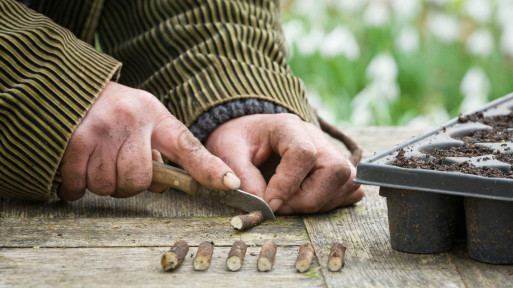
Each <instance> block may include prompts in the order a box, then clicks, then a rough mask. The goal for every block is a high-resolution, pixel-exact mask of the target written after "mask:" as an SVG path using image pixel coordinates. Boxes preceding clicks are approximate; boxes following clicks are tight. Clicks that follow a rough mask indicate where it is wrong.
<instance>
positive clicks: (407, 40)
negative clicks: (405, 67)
mask: <svg viewBox="0 0 513 288" xmlns="http://www.w3.org/2000/svg"><path fill="white" fill-rule="evenodd" d="M419 42H420V40H419V33H418V32H417V30H416V29H415V28H412V27H405V28H403V29H401V32H399V35H398V36H397V38H395V47H396V49H397V50H398V51H400V52H402V53H405V54H409V53H414V52H416V51H418V50H419V46H420V45H419Z"/></svg>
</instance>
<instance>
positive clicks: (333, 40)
mask: <svg viewBox="0 0 513 288" xmlns="http://www.w3.org/2000/svg"><path fill="white" fill-rule="evenodd" d="M320 51H321V54H322V55H323V56H324V57H330V56H336V55H339V54H342V55H344V56H346V58H347V59H349V60H356V59H358V57H360V46H359V45H358V42H357V41H356V39H355V38H354V36H353V33H351V31H349V30H348V29H347V28H346V27H344V26H342V25H339V26H337V27H336V28H335V29H334V30H333V31H331V32H330V33H329V34H328V35H326V37H324V39H323V40H322V43H321V46H320Z"/></svg>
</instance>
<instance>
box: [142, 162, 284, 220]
mask: <svg viewBox="0 0 513 288" xmlns="http://www.w3.org/2000/svg"><path fill="white" fill-rule="evenodd" d="M152 180H153V182H154V183H159V184H163V185H167V186H169V187H171V188H173V189H176V190H180V191H182V192H185V193H187V194H189V195H192V196H197V197H204V198H208V199H211V200H212V201H216V202H219V203H222V204H225V205H228V206H231V207H235V208H238V209H241V210H243V211H246V212H253V211H260V212H262V215H263V216H264V218H266V219H270V220H276V217H275V216H274V213H273V211H272V210H271V207H269V205H268V204H267V202H265V200H264V199H262V198H260V197H258V196H256V195H253V194H251V193H248V192H245V191H242V190H240V189H239V190H217V189H212V188H209V187H207V186H204V185H201V184H200V183H198V181H196V180H194V179H193V178H192V177H191V176H190V175H189V173H187V171H185V170H182V169H179V168H176V167H173V166H169V165H166V164H162V163H159V162H156V161H153V177H152Z"/></svg>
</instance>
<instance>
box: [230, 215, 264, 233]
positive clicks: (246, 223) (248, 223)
mask: <svg viewBox="0 0 513 288" xmlns="http://www.w3.org/2000/svg"><path fill="white" fill-rule="evenodd" d="M263 221H264V215H262V212H260V211H253V212H251V213H249V214H245V215H238V216H235V217H233V218H232V220H231V221H230V224H232V226H233V228H235V229H237V230H240V231H244V230H247V229H249V228H252V227H255V226H257V225H258V224H260V223H262V222H263Z"/></svg>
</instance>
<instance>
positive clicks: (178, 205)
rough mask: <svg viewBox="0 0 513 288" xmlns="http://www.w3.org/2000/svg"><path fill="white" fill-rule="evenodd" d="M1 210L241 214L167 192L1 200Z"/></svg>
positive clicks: (64, 214) (11, 213) (50, 214)
mask: <svg viewBox="0 0 513 288" xmlns="http://www.w3.org/2000/svg"><path fill="white" fill-rule="evenodd" d="M0 211H3V212H4V216H5V217H16V218H26V217H28V218H32V217H40V218H79V217H174V218H180V217H222V216H226V217H228V216H233V215H238V214H241V213H245V212H244V211H241V210H238V209H235V208H231V207H228V206H226V205H223V204H219V203H211V202H210V201H209V200H208V199H203V198H198V197H194V196H190V195H188V194H186V193H184V192H180V191H176V190H169V191H167V192H164V193H162V194H156V193H150V192H143V193H141V194H139V195H136V196H134V197H131V198H125V199H119V198H112V197H105V196H103V197H102V196H98V195H95V194H93V193H91V192H87V193H86V195H85V196H84V197H83V198H82V199H80V200H77V201H74V202H68V203H66V202H63V201H59V200H58V199H57V198H54V199H52V200H50V201H48V202H46V203H38V202H29V201H19V200H18V201H17V200H10V199H4V200H3V201H2V203H0Z"/></svg>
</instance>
